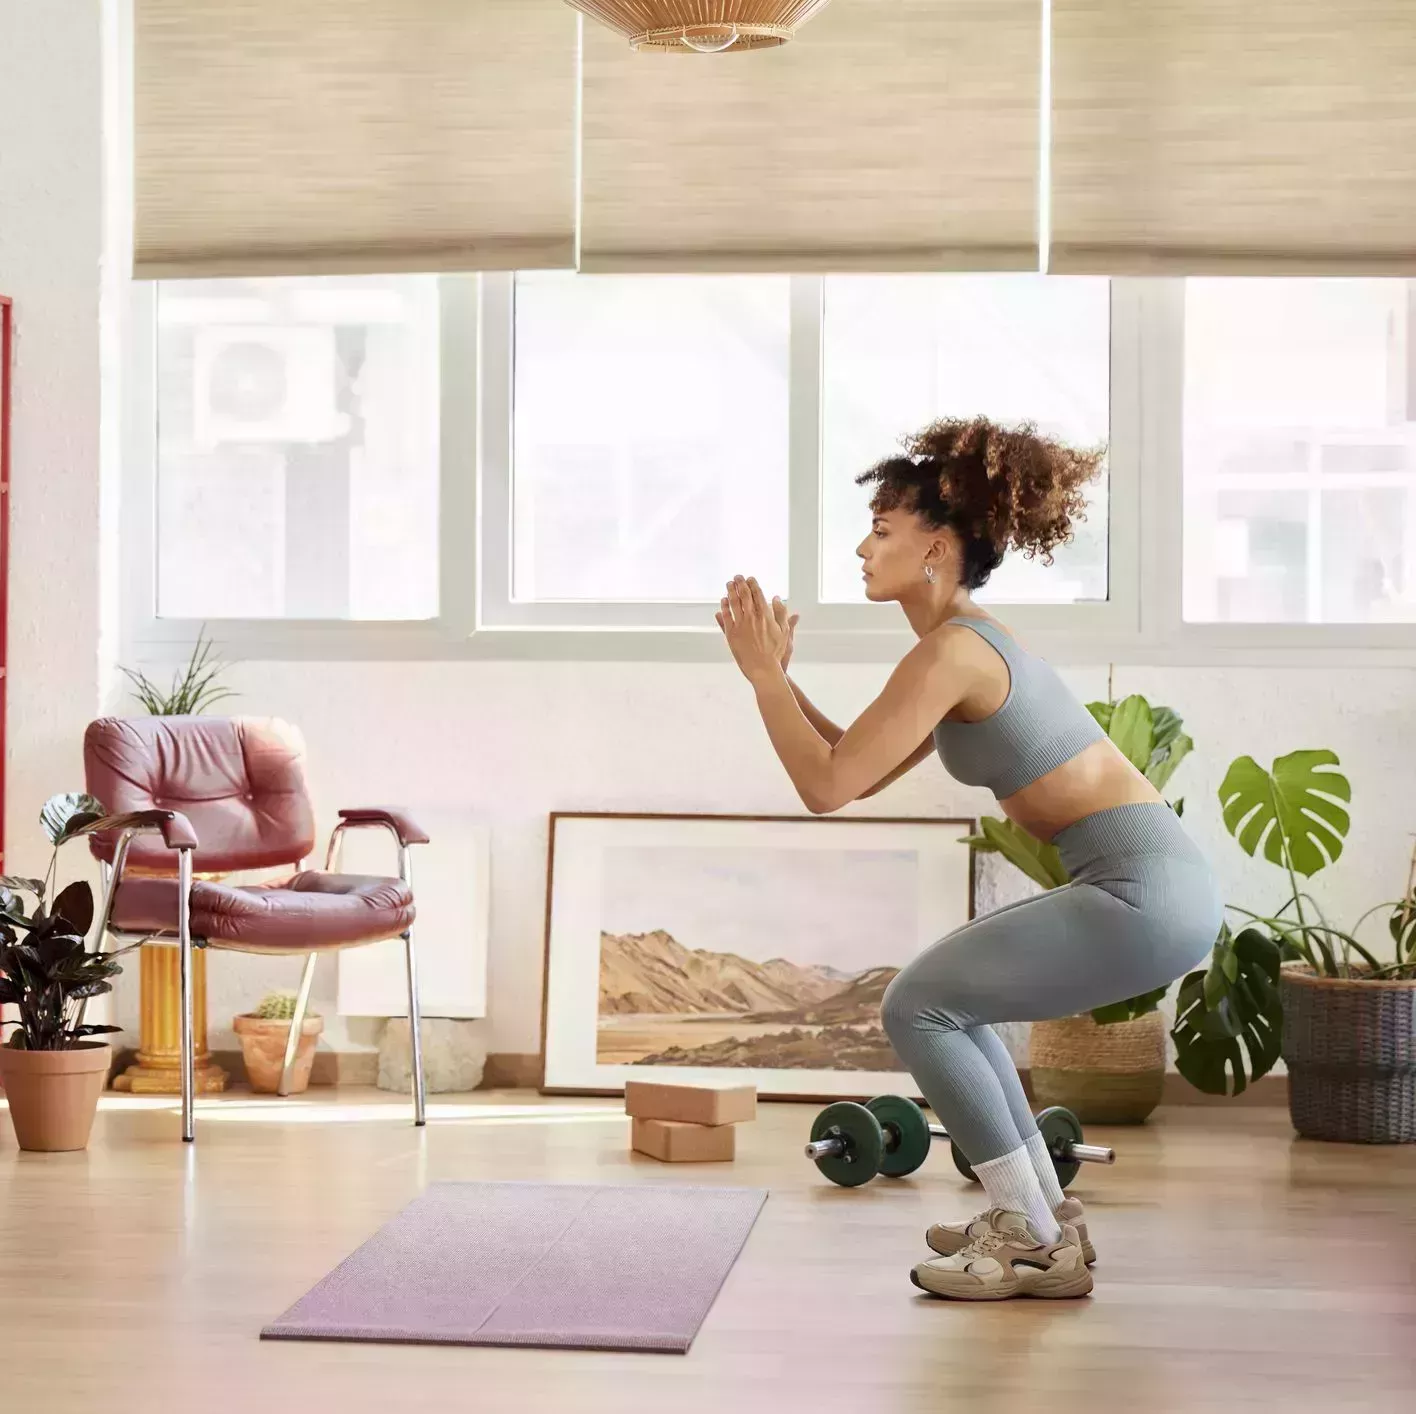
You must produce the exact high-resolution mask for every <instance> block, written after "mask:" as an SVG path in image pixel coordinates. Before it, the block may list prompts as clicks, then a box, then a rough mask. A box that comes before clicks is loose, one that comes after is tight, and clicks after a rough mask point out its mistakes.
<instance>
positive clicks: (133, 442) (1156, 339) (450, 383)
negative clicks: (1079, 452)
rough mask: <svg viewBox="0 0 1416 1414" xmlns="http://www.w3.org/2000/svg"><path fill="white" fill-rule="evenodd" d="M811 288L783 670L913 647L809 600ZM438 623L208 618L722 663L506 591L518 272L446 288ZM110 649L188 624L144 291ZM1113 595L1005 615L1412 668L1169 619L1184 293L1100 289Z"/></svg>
mask: <svg viewBox="0 0 1416 1414" xmlns="http://www.w3.org/2000/svg"><path fill="white" fill-rule="evenodd" d="M823 288H824V284H823V281H822V279H821V278H820V277H817V276H795V277H793V279H792V288H791V353H790V359H791V368H790V378H789V389H790V394H789V395H790V398H791V404H790V410H789V417H790V420H789V450H788V476H789V478H790V497H789V504H790V507H791V510H790V525H789V533H790V537H791V540H790V562H789V585H788V595H789V598H790V599H791V601H792V604H793V607H794V608H795V609H796V610H797V611H798V612H800V614H801V624H800V627H799V629H798V635H797V661H798V662H811V661H816V662H864V663H888V662H893V661H895V660H897V659H898V658H899V657H900V656H901V655H902V654H903V653H904V652H905V651H906V650H907V649H908V647H909V646H910V645H911V644H912V643H913V642H914V639H913V635H912V634H911V633H910V632H909V630H908V628H907V626H906V625H905V624H904V622H903V619H902V616H901V615H900V613H899V610H898V608H897V607H895V606H893V605H875V604H821V603H819V602H817V586H818V584H819V579H820V553H821V549H820V534H821V527H820V472H819V468H820V463H821V457H820V450H821V404H820V390H821V377H820V374H821V349H822V344H821V333H822V296H823ZM440 297H441V312H442V333H441V344H442V346H441V357H442V377H441V384H442V393H441V419H442V420H441V436H440V445H441V470H440V477H441V480H440V513H439V526H440V530H439V550H440V558H441V565H440V581H439V594H440V600H439V602H440V613H439V615H438V617H437V618H436V619H431V620H426V621H420V622H383V621H353V620H351V621H326V620H319V621H311V620H306V621H298V620H284V619H280V620H275V619H220V620H212V621H209V622H208V624H207V631H208V633H209V634H210V635H211V636H212V637H213V638H215V639H216V640H217V641H218V642H219V644H220V645H221V648H222V651H223V653H225V654H226V655H228V656H230V657H239V658H245V659H247V660H259V659H304V660H308V661H322V660H341V659H344V660H406V659H484V658H485V659H582V660H590V659H598V660H621V661H624V660H650V661H655V660H657V661H685V662H719V661H725V660H726V658H725V649H724V648H723V645H722V642H721V635H720V634H719V633H718V630H717V627H716V625H715V624H714V622H713V609H714V607H715V606H713V605H711V604H700V603H661V604H623V603H615V604H594V603H573V604H563V603H555V604H544V603H531V604H518V603H515V602H513V601H512V599H511V596H510V586H511V577H510V572H511V522H510V512H511V475H512V468H511V427H512V406H511V399H512V357H513V328H512V319H513V298H514V277H513V276H511V275H482V276H475V275H468V276H444V277H442V278H441V281H440ZM123 322H124V325H125V328H124V330H123V333H122V338H123V345H124V347H125V349H126V352H127V358H126V360H125V363H124V368H123V377H124V380H125V383H124V391H123V396H122V399H121V408H122V418H123V428H122V437H123V448H124V452H123V476H122V512H121V524H122V530H123V534H122V547H121V559H120V571H121V580H122V588H121V596H122V624H123V632H122V651H123V654H124V655H125V656H126V657H127V658H128V660H129V661H134V660H136V661H162V660H164V659H171V658H173V657H176V656H178V655H179V654H180V653H183V652H184V651H185V650H186V649H188V648H190V646H191V644H192V642H193V641H194V640H195V638H196V636H197V633H198V631H199V630H200V628H201V627H202V625H201V623H200V622H199V621H197V620H193V619H160V618H158V617H157V615H156V597H155V591H156V555H155V549H156V542H155V533H156V532H155V526H156V466H157V462H156V453H157V447H156V427H157V408H156V378H155V359H156V290H155V286H154V285H152V284H149V283H143V282H133V283H132V285H131V286H130V301H129V305H128V308H127V309H126V310H125V311H124V316H123ZM1110 377H1111V387H1110V393H1111V399H1110V401H1111V407H1110V457H1109V468H1110V478H1111V480H1110V488H1109V491H1110V494H1109V536H1108V538H1109V560H1110V563H1109V567H1108V599H1107V600H1106V602H1104V603H1100V602H1097V603H1081V604H1061V605H1006V606H1000V609H999V613H1000V616H1001V617H1002V618H1004V620H1005V621H1006V622H1007V623H1009V625H1010V626H1012V627H1013V628H1015V629H1016V630H1017V631H1018V632H1019V633H1020V634H1022V635H1023V636H1024V637H1025V638H1026V639H1027V641H1028V642H1029V644H1030V645H1031V646H1033V647H1035V648H1036V649H1037V650H1038V651H1039V652H1042V653H1044V654H1046V655H1047V656H1048V657H1051V658H1053V659H1054V660H1055V661H1058V662H1063V663H1071V664H1076V665H1081V664H1106V663H1108V662H1115V663H1123V664H1128V665H1144V664H1160V665H1175V666H1189V665H1193V666H1210V665H1214V666H1223V665H1244V666H1251V667H1264V666H1287V665H1311V664H1312V663H1313V662H1314V661H1315V659H1321V661H1322V662H1323V664H1325V665H1329V666H1338V665H1344V664H1347V665H1351V666H1384V665H1392V666H1410V665H1412V664H1416V624H1380V625H1341V624H1200V623H1186V622H1185V621H1184V617H1183V612H1182V609H1183V605H1182V597H1183V596H1182V585H1183V581H1182V576H1183V570H1184V565H1183V546H1182V541H1181V536H1180V534H1179V533H1178V530H1179V528H1180V527H1181V526H1182V525H1183V517H1184V483H1183V473H1184V468H1183V414H1184V408H1183V398H1184V283H1183V281H1182V280H1179V279H1164V278H1154V279H1119V278H1118V279H1113V280H1112V281H1111V375H1110Z"/></svg>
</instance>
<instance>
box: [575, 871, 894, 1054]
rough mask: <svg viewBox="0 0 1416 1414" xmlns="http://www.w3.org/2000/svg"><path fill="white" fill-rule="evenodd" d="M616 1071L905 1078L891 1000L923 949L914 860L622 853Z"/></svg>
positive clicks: (611, 951)
mask: <svg viewBox="0 0 1416 1414" xmlns="http://www.w3.org/2000/svg"><path fill="white" fill-rule="evenodd" d="M605 865H606V872H605V888H604V894H603V896H602V906H603V910H604V919H605V926H602V927H601V929H600V966H599V1020H598V1029H597V1037H596V1042H597V1057H596V1058H597V1060H598V1062H599V1063H600V1064H602V1065H659V1066H664V1065H680V1066H715V1067H717V1066H724V1067H740V1068H744V1069H759V1070H762V1069H789V1070H790V1069H796V1070H845V1071H898V1070H900V1069H901V1065H900V1062H899V1060H898V1059H897V1058H896V1056H895V1053H894V1051H893V1050H892V1048H891V1046H890V1043H889V1041H888V1039H887V1038H886V1036H885V1033H884V1030H883V1029H882V1027H881V1025H880V1000H881V998H882V997H883V996H884V994H885V988H886V987H888V986H889V984H890V981H891V979H893V978H894V976H895V975H896V973H897V972H898V971H899V970H900V968H901V967H902V966H903V965H904V964H905V963H906V962H907V961H908V960H909V959H910V957H912V956H913V955H914V953H915V952H916V951H917V949H918V936H919V928H918V921H917V892H918V891H917V888H916V871H917V869H918V856H917V854H916V853H915V852H914V851H912V850H859V849H857V850H851V851H844V850H843V851H840V852H839V853H837V852H835V851H829V850H821V849H810V850H793V849H783V848H774V849H765V850H764V849H738V848H713V849H704V848H697V849H683V848H672V847H670V848H662V849H660V848H653V849H643V848H640V849H634V850H607V851H606V855H605Z"/></svg>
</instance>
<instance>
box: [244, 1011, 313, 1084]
mask: <svg viewBox="0 0 1416 1414" xmlns="http://www.w3.org/2000/svg"><path fill="white" fill-rule="evenodd" d="M294 1018H295V994H294V993H293V992H271V993H269V994H268V995H267V996H266V997H265V998H264V999H263V1000H262V1002H261V1004H260V1005H259V1006H258V1007H257V1008H256V1009H255V1011H252V1012H245V1013H243V1014H242V1015H240V1016H238V1017H236V1018H235V1020H234V1021H233V1022H232V1026H233V1028H234V1029H235V1032H236V1034H237V1036H239V1037H240V1038H241V1054H242V1056H243V1057H244V1058H245V1061H246V1077H247V1079H249V1080H250V1082H251V1089H252V1090H255V1091H256V1092H258V1093H259V1094H263V1095H273V1094H275V1093H276V1091H277V1090H278V1089H279V1088H280V1072H281V1071H282V1070H283V1069H284V1068H285V1048H286V1046H287V1045H288V1044H289V1040H290V1023H291V1022H292V1021H293V1020H294ZM323 1030H324V1019H323V1018H322V1017H320V1016H317V1015H316V1014H315V1013H313V1012H308V1011H307V1012H306V1013H305V1021H304V1024H303V1025H302V1026H301V1027H300V1040H299V1043H298V1047H297V1049H296V1052H295V1065H294V1067H293V1070H292V1073H291V1077H290V1090H289V1093H290V1094H292V1095H298V1094H300V1093H301V1091H303V1090H304V1089H305V1088H306V1087H307V1086H308V1085H309V1083H310V1071H311V1069H312V1068H313V1066H314V1064H315V1047H316V1046H317V1045H318V1044H319V1039H320V1033H321V1032H322V1031H323Z"/></svg>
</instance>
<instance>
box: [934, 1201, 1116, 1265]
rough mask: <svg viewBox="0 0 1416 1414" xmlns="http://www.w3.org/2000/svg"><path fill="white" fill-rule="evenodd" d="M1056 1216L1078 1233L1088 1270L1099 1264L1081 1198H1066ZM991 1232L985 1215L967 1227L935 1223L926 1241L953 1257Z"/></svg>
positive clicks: (964, 1224)
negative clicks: (976, 1239) (978, 1238)
mask: <svg viewBox="0 0 1416 1414" xmlns="http://www.w3.org/2000/svg"><path fill="white" fill-rule="evenodd" d="M1052 1214H1053V1216H1054V1217H1055V1218H1056V1219H1057V1221H1058V1222H1059V1223H1060V1224H1061V1225H1062V1226H1063V1227H1066V1226H1067V1225H1068V1224H1070V1225H1071V1226H1072V1227H1074V1228H1076V1229H1077V1238H1078V1240H1079V1241H1080V1242H1081V1244H1082V1259H1083V1260H1084V1261H1085V1262H1086V1264H1087V1266H1089V1267H1090V1266H1094V1265H1095V1263H1096V1248H1095V1247H1093V1246H1092V1244H1091V1239H1090V1238H1089V1237H1088V1236H1087V1224H1086V1216H1085V1209H1084V1208H1083V1207H1082V1200H1081V1199H1080V1198H1064V1199H1063V1200H1062V1201H1061V1202H1060V1203H1059V1204H1058V1205H1057V1206H1056V1207H1055V1208H1054V1209H1053V1210H1052ZM987 1231H988V1214H987V1213H981V1214H980V1215H979V1216H978V1217H976V1218H970V1219H969V1221H968V1222H966V1223H935V1224H934V1226H933V1227H932V1228H930V1229H929V1231H928V1232H926V1233H925V1234H924V1240H925V1241H926V1242H927V1243H929V1245H930V1246H931V1247H932V1248H933V1249H934V1250H935V1251H936V1252H938V1253H939V1255H940V1256H941V1257H952V1256H953V1255H954V1253H955V1252H957V1251H959V1249H960V1248H963V1247H967V1246H968V1245H969V1243H970V1242H972V1241H973V1240H974V1239H975V1238H977V1237H982V1236H983V1234H984V1233H985V1232H987Z"/></svg>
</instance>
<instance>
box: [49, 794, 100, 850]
mask: <svg viewBox="0 0 1416 1414" xmlns="http://www.w3.org/2000/svg"><path fill="white" fill-rule="evenodd" d="M101 819H103V802H102V801H101V800H99V799H98V798H97V797H96V796H92V795H81V794H76V793H74V792H70V793H69V794H67V795H52V796H50V797H49V799H48V800H46V801H45V802H44V808H43V809H42V810H41V811H40V812H39V822H40V824H41V825H43V826H44V833H45V834H46V835H48V836H49V843H50V844H52V845H53V846H54V847H55V848H56V849H57V848H58V847H59V846H60V845H61V844H63V843H64V841H65V840H67V839H70V838H71V837H72V836H73V835H75V834H76V833H78V831H80V830H82V829H83V828H84V827H85V826H86V825H91V824H93V823H94V821H96V820H101Z"/></svg>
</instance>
